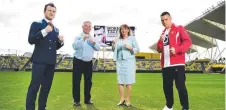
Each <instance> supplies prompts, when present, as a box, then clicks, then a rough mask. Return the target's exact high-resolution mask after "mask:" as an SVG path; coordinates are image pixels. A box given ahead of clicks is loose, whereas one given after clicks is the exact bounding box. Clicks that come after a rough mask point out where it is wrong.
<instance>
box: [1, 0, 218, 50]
mask: <svg viewBox="0 0 226 110" xmlns="http://www.w3.org/2000/svg"><path fill="white" fill-rule="evenodd" d="M218 1H219V0H208V1H207V0H155V1H153V0H0V30H1V31H0V32H1V35H0V38H1V43H0V50H4V49H6V50H7V49H12V50H13V49H17V50H20V51H30V52H32V51H33V48H34V47H33V46H31V45H30V44H28V31H29V28H30V24H31V23H32V22H33V21H40V20H41V19H43V8H44V5H45V4H47V3H49V2H53V3H54V4H55V5H56V7H57V13H56V18H55V20H54V24H55V26H57V27H58V28H59V29H60V33H61V34H62V35H64V37H65V46H64V47H63V48H61V49H60V51H63V52H65V53H69V54H72V53H73V49H72V46H71V45H72V42H73V40H74V37H75V36H76V35H78V34H79V33H80V32H81V31H82V28H81V25H82V22H83V21H85V20H90V21H91V22H92V24H93V25H107V26H119V25H120V24H122V23H126V24H128V25H130V26H136V38H137V41H138V44H139V47H140V48H141V51H142V52H150V50H149V49H148V46H150V45H152V44H154V43H156V42H157V40H158V38H159V35H160V33H161V31H162V29H163V27H162V25H161V23H160V17H159V16H160V14H161V12H163V11H169V12H170V13H171V15H172V17H173V21H174V22H175V23H176V24H181V25H185V24H187V23H188V22H190V21H192V20H193V19H194V18H196V17H198V16H200V15H201V14H202V12H204V11H205V10H206V9H207V8H208V7H211V6H212V5H217V2H218Z"/></svg>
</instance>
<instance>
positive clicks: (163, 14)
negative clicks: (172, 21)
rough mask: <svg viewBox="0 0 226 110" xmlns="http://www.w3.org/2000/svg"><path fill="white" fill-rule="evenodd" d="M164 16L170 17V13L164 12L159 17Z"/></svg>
mask: <svg viewBox="0 0 226 110" xmlns="http://www.w3.org/2000/svg"><path fill="white" fill-rule="evenodd" d="M165 15H169V16H170V13H169V12H167V11H165V12H162V14H161V16H165Z"/></svg>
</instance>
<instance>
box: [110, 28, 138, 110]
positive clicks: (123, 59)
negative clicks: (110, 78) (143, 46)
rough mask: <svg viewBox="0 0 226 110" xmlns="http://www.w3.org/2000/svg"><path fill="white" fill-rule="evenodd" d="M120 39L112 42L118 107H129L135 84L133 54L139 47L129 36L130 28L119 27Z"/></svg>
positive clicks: (134, 59) (134, 60)
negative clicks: (118, 98) (118, 97)
mask: <svg viewBox="0 0 226 110" xmlns="http://www.w3.org/2000/svg"><path fill="white" fill-rule="evenodd" d="M119 30H120V37H119V39H116V40H114V41H113V45H112V48H113V50H114V56H113V60H114V61H116V72H117V80H118V89H119V95H120V102H119V103H118V104H117V105H118V106H120V105H124V103H126V106H131V104H130V94H131V87H132V84H134V83H135V73H136V58H135V53H137V52H139V47H138V45H137V41H136V39H135V37H134V36H130V28H129V26H128V25H126V24H123V25H122V26H120V29H119ZM124 85H126V98H124Z"/></svg>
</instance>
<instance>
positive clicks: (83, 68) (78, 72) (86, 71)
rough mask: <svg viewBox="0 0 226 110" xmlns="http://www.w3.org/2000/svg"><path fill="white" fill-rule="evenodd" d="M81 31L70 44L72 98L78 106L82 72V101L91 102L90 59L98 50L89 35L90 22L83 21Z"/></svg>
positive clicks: (98, 47) (91, 64)
mask: <svg viewBox="0 0 226 110" xmlns="http://www.w3.org/2000/svg"><path fill="white" fill-rule="evenodd" d="M82 28H83V32H82V33H81V34H80V35H78V36H77V37H76V38H75V41H74V42H73V44H72V46H73V49H74V50H75V53H74V59H73V90H72V92H73V98H74V106H80V82H81V76H82V73H83V75H84V86H85V91H84V96H85V97H84V98H85V99H84V103H85V104H93V102H92V101H91V100H90V99H91V94H90V91H91V87H92V68H93V63H92V59H93V56H94V51H99V50H100V46H99V45H98V44H97V43H96V41H95V39H94V38H93V37H91V35H90V30H91V22H90V21H85V22H84V23H83V26H82Z"/></svg>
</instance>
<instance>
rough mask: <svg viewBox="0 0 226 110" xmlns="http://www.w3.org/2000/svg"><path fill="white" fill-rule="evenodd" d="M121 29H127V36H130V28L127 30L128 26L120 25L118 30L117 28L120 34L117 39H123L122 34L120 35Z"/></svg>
mask: <svg viewBox="0 0 226 110" xmlns="http://www.w3.org/2000/svg"><path fill="white" fill-rule="evenodd" d="M122 28H126V29H128V30H129V32H128V36H130V28H129V26H128V25H127V24H122V25H121V26H120V28H119V33H120V36H119V39H123V36H122V33H121V29H122Z"/></svg>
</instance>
